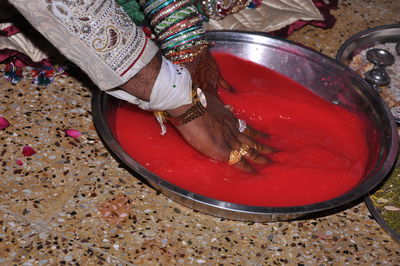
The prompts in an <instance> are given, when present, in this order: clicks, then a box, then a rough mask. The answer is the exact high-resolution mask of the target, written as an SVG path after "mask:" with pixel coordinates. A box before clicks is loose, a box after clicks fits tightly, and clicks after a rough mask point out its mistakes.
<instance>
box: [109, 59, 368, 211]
mask: <svg viewBox="0 0 400 266" xmlns="http://www.w3.org/2000/svg"><path fill="white" fill-rule="evenodd" d="M214 56H215V58H216V59H217V62H218V63H219V65H220V68H221V70H222V75H223V77H224V78H225V79H226V80H227V81H228V82H229V83H230V84H231V85H232V86H233V88H235V92H234V93H230V92H227V91H223V90H221V91H220V96H221V99H222V100H223V102H224V103H225V104H230V105H232V106H233V108H234V111H235V114H236V115H237V116H238V117H240V118H241V119H244V120H245V121H246V122H247V123H248V124H249V125H251V126H253V127H254V128H257V129H259V130H261V131H263V132H266V133H268V134H269V135H270V138H269V139H268V140H266V144H267V145H270V146H272V147H275V148H277V149H278V150H279V152H276V153H274V154H272V155H270V156H269V158H270V159H272V161H273V163H271V164H269V165H267V166H261V167H260V166H257V169H258V173H257V174H256V175H254V174H246V173H243V172H241V171H239V170H236V169H234V168H233V167H231V166H229V165H227V164H226V163H221V162H216V161H214V160H211V159H209V158H207V157H205V156H203V155H202V154H200V153H198V152H197V151H195V150H194V149H192V148H191V147H190V146H189V145H188V144H187V143H186V142H185V141H184V140H183V139H182V138H181V137H180V135H179V133H177V131H175V130H174V128H173V127H170V126H168V129H167V134H166V135H165V136H161V135H160V128H159V125H158V124H157V122H156V121H155V119H154V118H153V116H152V114H150V113H147V112H144V111H141V110H139V109H137V108H136V107H135V106H133V105H130V104H126V103H123V104H122V105H121V106H120V107H119V109H118V110H117V113H116V118H115V119H116V121H115V128H116V136H117V138H118V140H119V142H120V145H121V146H122V147H123V148H124V150H125V151H126V152H127V153H128V154H129V155H130V156H132V158H134V159H135V160H136V161H137V162H139V163H140V164H142V165H143V166H145V167H146V168H148V169H149V170H151V171H152V172H153V173H155V174H157V175H158V176H160V177H161V178H163V179H165V180H167V181H169V182H171V183H173V184H175V185H177V186H179V187H181V188H184V189H186V190H189V191H191V192H194V193H197V194H200V195H203V196H207V197H210V198H214V199H218V200H223V201H228V202H234V203H240V204H246V205H253V206H270V207H278V206H299V205H305V204H311V203H317V202H321V201H325V200H329V199H332V198H335V197H337V196H339V195H342V194H343V193H345V192H347V191H349V190H350V189H351V188H353V187H354V186H355V185H356V184H357V183H358V182H359V180H360V179H361V178H362V177H363V174H364V171H365V168H366V164H367V161H368V156H369V149H368V146H367V141H366V126H365V123H363V120H362V119H361V118H360V117H359V116H358V115H356V114H354V113H351V112H349V111H347V110H345V109H343V108H340V107H339V106H336V105H334V104H331V103H329V102H327V101H325V100H323V99H322V98H320V97H318V96H316V95H314V94H312V93H311V92H309V91H308V90H307V89H306V88H304V87H302V86H301V85H300V84H298V83H296V82H294V81H292V80H290V79H288V78H286V77H284V76H282V75H281V74H279V73H276V72H274V71H272V70H270V69H267V68H265V67H262V66H259V65H256V64H254V63H252V62H249V61H245V60H242V59H240V58H237V57H234V56H231V55H228V54H221V53H216V54H215V55H214Z"/></svg>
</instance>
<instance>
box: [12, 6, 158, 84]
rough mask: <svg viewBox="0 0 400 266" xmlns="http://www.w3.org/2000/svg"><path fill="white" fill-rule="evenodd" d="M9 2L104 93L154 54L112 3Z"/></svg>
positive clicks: (152, 49)
mask: <svg viewBox="0 0 400 266" xmlns="http://www.w3.org/2000/svg"><path fill="white" fill-rule="evenodd" d="M10 2H11V3H12V4H13V5H14V6H15V7H16V8H17V9H18V10H19V11H20V12H21V13H22V15H23V16H24V17H25V18H26V19H28V20H29V22H30V23H31V24H32V25H33V26H34V27H35V28H36V29H37V30H38V31H40V32H41V33H42V34H43V35H44V36H45V37H46V38H47V39H48V40H49V41H50V42H51V43H53V45H54V46H55V47H57V48H58V49H59V50H60V51H61V53H63V54H64V55H65V56H66V57H68V58H69V59H70V60H71V61H73V62H75V63H76V64H77V65H78V66H79V67H81V68H82V69H83V70H84V71H85V72H86V73H87V74H88V75H89V76H90V77H91V79H92V80H93V81H94V82H95V83H96V84H97V85H98V86H99V87H100V88H101V89H104V90H108V89H112V88H115V87H118V86H120V85H122V84H124V83H126V82H127V81H128V80H129V79H131V78H132V77H133V76H134V75H135V74H136V73H137V72H139V71H140V70H141V69H142V68H143V67H144V66H145V65H147V63H148V62H150V60H151V59H152V58H153V57H154V55H155V54H156V53H157V51H158V48H157V46H156V45H155V44H154V43H153V42H151V41H150V40H147V38H146V37H145V35H144V33H143V31H142V30H141V29H140V28H139V27H137V26H136V25H135V24H134V23H133V22H132V21H131V19H130V18H129V17H128V16H127V15H126V13H125V12H124V11H123V10H122V8H121V7H120V6H119V5H118V4H116V3H115V1H113V0H101V1H99V0H97V1H96V0H10ZM99 59H100V60H99Z"/></svg>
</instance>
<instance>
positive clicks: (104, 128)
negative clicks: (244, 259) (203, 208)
mask: <svg viewBox="0 0 400 266" xmlns="http://www.w3.org/2000/svg"><path fill="white" fill-rule="evenodd" d="M215 32H218V35H219V36H221V35H225V37H227V39H232V38H229V36H230V35H232V34H234V35H235V37H246V36H247V35H249V36H250V37H255V40H262V39H263V38H272V39H275V40H277V41H280V42H284V43H286V44H290V45H295V46H297V47H298V48H299V49H305V50H309V51H311V52H313V53H316V54H318V55H319V56H322V57H324V59H326V60H329V61H332V62H334V63H335V64H339V65H341V67H342V68H345V69H346V70H347V71H348V70H350V72H353V71H352V70H351V69H350V68H348V67H347V66H346V65H344V64H341V63H340V62H337V61H336V60H334V59H332V58H330V57H328V56H326V55H324V54H322V53H319V52H318V51H315V50H313V49H311V48H308V47H304V46H299V45H297V44H295V43H293V42H291V41H288V40H285V39H282V38H279V37H275V36H270V35H267V34H262V33H249V32H238V31H211V32H209V33H208V35H212V34H214V33H215ZM235 39H237V38H235ZM243 41H245V40H244V39H243ZM353 75H354V77H355V78H356V79H359V80H360V81H361V82H362V83H365V81H364V80H363V79H361V78H360V77H359V76H358V75H357V74H356V73H355V72H353ZM107 97H111V96H108V95H107V94H106V93H105V92H102V91H99V90H95V91H94V92H93V96H92V111H93V119H94V124H95V126H96V129H97V131H98V133H99V135H100V137H101V138H102V139H103V142H104V143H105V146H107V147H108V148H109V150H110V151H111V152H112V153H114V154H115V155H117V157H118V159H120V160H122V162H123V163H124V164H125V166H126V167H128V168H129V169H130V170H132V171H134V172H136V173H137V174H139V175H140V176H142V177H143V178H145V180H148V181H150V183H151V184H152V185H156V186H158V187H161V188H162V189H167V190H169V191H171V192H173V193H175V194H177V195H178V196H180V197H183V198H187V199H190V200H192V201H195V202H199V203H201V204H205V205H209V206H213V207H216V208H218V209H224V210H229V211H233V212H238V213H249V214H261V215H263V214H265V215H267V214H273V215H279V214H300V215H304V214H309V213H315V212H319V211H323V210H328V209H333V208H336V207H339V206H343V205H345V204H348V203H350V202H353V201H355V200H357V199H359V198H361V197H362V196H364V195H365V194H367V193H368V192H369V191H370V190H371V189H372V188H373V187H375V186H376V185H377V184H378V183H380V182H381V179H383V178H384V176H386V175H387V173H388V172H389V171H390V170H391V168H392V166H393V163H394V161H395V158H396V154H397V145H395V144H397V143H398V139H397V137H393V136H392V141H391V143H392V145H391V147H390V150H389V152H388V153H387V156H386V158H387V159H386V160H385V163H384V164H383V166H382V167H381V169H380V170H379V171H378V172H377V173H376V174H375V176H383V177H381V179H379V180H376V178H375V179H370V180H368V181H367V182H363V183H361V184H360V185H359V186H358V187H356V189H351V190H350V191H348V192H346V193H345V194H343V195H341V196H339V197H336V198H333V199H331V200H327V201H323V202H319V203H314V204H308V205H299V206H289V207H266V206H252V205H245V204H238V203H230V202H225V201H222V200H217V199H213V198H209V197H206V196H203V195H200V194H196V193H193V192H190V191H188V190H185V189H183V188H181V187H178V186H176V185H174V184H172V183H170V182H168V181H166V180H164V179H162V178H160V177H159V176H157V175H155V174H154V173H152V172H151V171H149V170H148V169H146V168H145V167H144V166H142V165H141V164H139V163H138V162H136V161H135V160H133V158H131V157H130V156H129V155H128V154H127V153H125V151H124V150H123V149H122V147H121V146H119V144H118V142H117V141H116V139H115V138H114V136H113V133H112V132H111V130H110V128H109V126H108V124H107V123H106V121H105V119H102V117H104V114H103V112H102V110H103V109H104V108H103V107H104V106H102V105H103V104H104V103H106V102H107ZM385 111H386V114H387V111H388V110H385ZM387 118H388V119H389V123H390V122H392V123H391V124H392V125H393V124H394V123H393V121H390V120H391V117H387ZM394 131H395V129H394V126H392V128H391V132H392V135H393V133H394ZM111 146H113V147H114V148H115V147H117V148H118V150H115V149H113V148H112V147H111ZM144 174H146V175H144Z"/></svg>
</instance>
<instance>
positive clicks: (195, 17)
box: [140, 0, 207, 64]
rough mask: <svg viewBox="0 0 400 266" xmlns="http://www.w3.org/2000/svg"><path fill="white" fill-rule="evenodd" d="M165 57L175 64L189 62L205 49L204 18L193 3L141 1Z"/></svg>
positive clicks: (180, 0)
mask: <svg viewBox="0 0 400 266" xmlns="http://www.w3.org/2000/svg"><path fill="white" fill-rule="evenodd" d="M140 4H141V5H142V7H143V9H144V13H145V15H146V16H147V17H148V18H149V20H150V24H151V25H152V26H153V27H154V33H155V35H156V36H157V41H158V42H159V44H160V47H161V50H162V51H163V53H164V55H165V56H166V57H167V58H168V59H170V60H171V61H172V62H174V63H176V64H183V63H186V62H190V61H192V60H193V59H194V58H195V57H196V56H197V55H199V54H200V53H201V52H202V51H204V49H205V48H206V47H207V42H206V41H205V39H204V33H205V32H204V30H203V28H202V23H203V18H202V16H201V15H200V14H199V12H198V10H197V9H196V7H194V6H193V5H192V0H140Z"/></svg>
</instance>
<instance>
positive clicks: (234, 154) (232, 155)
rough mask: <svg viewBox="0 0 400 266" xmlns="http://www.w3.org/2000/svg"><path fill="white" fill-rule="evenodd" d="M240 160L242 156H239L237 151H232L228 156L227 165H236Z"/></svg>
mask: <svg viewBox="0 0 400 266" xmlns="http://www.w3.org/2000/svg"><path fill="white" fill-rule="evenodd" d="M241 159H242V155H241V154H240V152H239V151H237V150H232V151H231V153H230V154H229V161H228V163H229V164H235V163H238V162H239V161H240V160H241Z"/></svg>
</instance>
